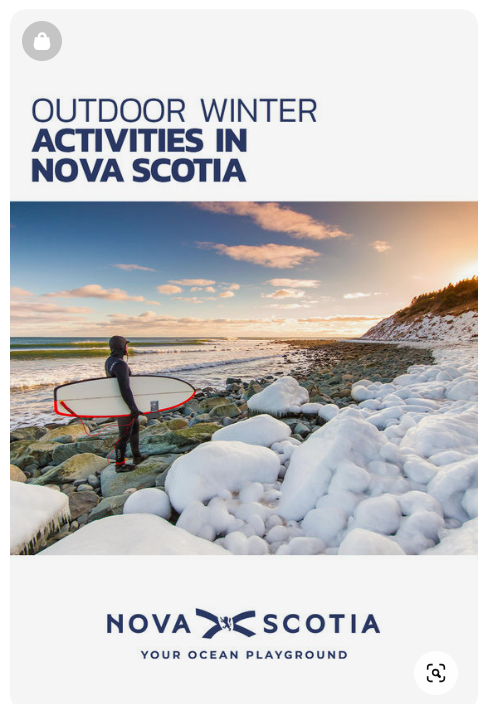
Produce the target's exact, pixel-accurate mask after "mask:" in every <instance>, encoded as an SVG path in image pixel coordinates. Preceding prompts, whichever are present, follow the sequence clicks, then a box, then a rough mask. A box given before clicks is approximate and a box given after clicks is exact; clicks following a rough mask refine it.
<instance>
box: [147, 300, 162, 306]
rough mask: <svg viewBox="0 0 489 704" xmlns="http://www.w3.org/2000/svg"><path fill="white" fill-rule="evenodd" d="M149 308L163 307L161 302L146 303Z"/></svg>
mask: <svg viewBox="0 0 489 704" xmlns="http://www.w3.org/2000/svg"><path fill="white" fill-rule="evenodd" d="M146 303H147V305H148V306H161V303H160V302H159V301H146Z"/></svg>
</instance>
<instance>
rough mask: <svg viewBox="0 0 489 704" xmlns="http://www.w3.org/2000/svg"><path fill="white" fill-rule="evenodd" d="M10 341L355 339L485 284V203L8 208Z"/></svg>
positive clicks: (18, 205) (93, 204)
mask: <svg viewBox="0 0 489 704" xmlns="http://www.w3.org/2000/svg"><path fill="white" fill-rule="evenodd" d="M11 217H12V225H11V259H12V267H11V281H12V335H13V336H58V337H64V336H71V337H73V336H97V337H104V336H110V335H112V334H124V335H125V336H131V335H132V336H138V337H145V336H146V337H153V336H158V337H246V336H250V337H356V336H360V335H362V334H363V333H364V332H366V331H367V330H368V329H369V328H370V327H372V326H373V325H375V324H376V323H377V322H379V320H381V319H383V318H385V317H388V316H390V315H392V314H393V313H394V312H395V311H397V310H399V309H400V308H403V307H405V306H407V305H409V303H410V301H411V299H412V298H413V297H414V296H417V295H420V294H422V293H425V292H429V291H434V290H437V289H439V288H443V287H444V286H446V285H447V284H448V283H450V282H451V283H456V282H457V281H459V280H460V279H463V278H470V277H472V276H474V275H476V274H477V204H476V203H467V202H464V203H450V202H446V203H247V202H238V203H159V202H147V203H145V202H141V203H123V202H121V203H103V202H100V203H97V202H86V203H83V202H80V203H63V202H58V203H41V202H39V203H21V202H19V203H12V216H11Z"/></svg>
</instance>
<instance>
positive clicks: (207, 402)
mask: <svg viewBox="0 0 489 704" xmlns="http://www.w3.org/2000/svg"><path fill="white" fill-rule="evenodd" d="M227 403H229V401H228V399H227V398H226V397H225V396H209V398H204V399H203V401H201V402H200V404H199V409H200V412H201V413H209V411H210V410H211V409H212V408H215V407H216V406H222V405H225V404H227Z"/></svg>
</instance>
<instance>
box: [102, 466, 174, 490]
mask: <svg viewBox="0 0 489 704" xmlns="http://www.w3.org/2000/svg"><path fill="white" fill-rule="evenodd" d="M167 467H168V464H167V463H166V462H164V461H161V460H154V459H153V458H151V457H148V459H147V460H144V462H141V464H139V465H137V467H136V469H134V470H133V471H132V472H116V471H115V464H110V465H108V466H107V465H106V467H105V469H104V470H103V472H102V474H101V475H100V486H101V490H102V496H103V497H104V498H105V497H107V496H118V495H120V494H123V493H124V491H125V490H126V489H131V488H134V489H145V488H146V487H151V486H155V483H156V478H157V477H158V475H159V474H161V473H162V472H163V471H164V470H165V469H166V468H167Z"/></svg>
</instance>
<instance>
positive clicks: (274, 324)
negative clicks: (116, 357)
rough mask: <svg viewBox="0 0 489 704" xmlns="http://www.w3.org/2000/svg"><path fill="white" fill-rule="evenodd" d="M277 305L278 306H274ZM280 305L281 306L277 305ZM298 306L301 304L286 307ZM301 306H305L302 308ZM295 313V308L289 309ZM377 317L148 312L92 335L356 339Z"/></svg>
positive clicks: (99, 326)
mask: <svg viewBox="0 0 489 704" xmlns="http://www.w3.org/2000/svg"><path fill="white" fill-rule="evenodd" d="M273 305H275V304H273ZM276 305H278V304H276ZM286 305H290V306H297V305H300V304H297V303H291V304H286ZM300 307H302V306H300ZM289 310H291V311H293V310H294V309H292V308H289ZM382 317H383V316H376V315H331V316H324V317H322V316H315V317H304V318H292V317H282V318H278V317H274V316H273V315H271V316H266V317H263V318H246V319H240V318H197V317H191V316H186V317H181V318H178V317H174V316H171V315H157V314H156V313H154V312H153V311H146V312H145V313H141V314H140V315H137V316H128V315H125V314H122V313H113V314H110V315H109V316H108V319H107V321H105V322H100V323H96V324H95V326H94V329H93V330H92V332H91V334H93V335H96V334H100V333H108V334H115V331H116V330H120V329H125V330H126V331H127V334H128V335H135V334H141V335H143V334H144V335H146V336H147V335H169V336H170V335H173V336H175V335H179V336H180V335H181V336H183V337H185V336H188V335H189V334H191V335H194V336H195V335H202V336H205V335H211V336H212V335H216V334H219V335H222V334H224V331H226V334H229V335H250V334H256V335H271V336H276V337H283V336H286V337H290V336H291V335H303V336H306V337H314V336H316V335H320V336H330V337H335V336H342V335H345V336H352V335H353V336H355V337H357V336H358V335H361V334H362V333H363V332H365V331H366V330H367V329H368V328H369V327H371V326H372V325H373V324H375V323H376V322H378V321H379V320H381V319H382Z"/></svg>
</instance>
